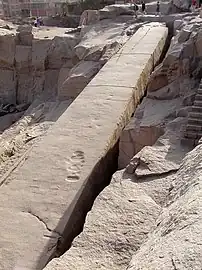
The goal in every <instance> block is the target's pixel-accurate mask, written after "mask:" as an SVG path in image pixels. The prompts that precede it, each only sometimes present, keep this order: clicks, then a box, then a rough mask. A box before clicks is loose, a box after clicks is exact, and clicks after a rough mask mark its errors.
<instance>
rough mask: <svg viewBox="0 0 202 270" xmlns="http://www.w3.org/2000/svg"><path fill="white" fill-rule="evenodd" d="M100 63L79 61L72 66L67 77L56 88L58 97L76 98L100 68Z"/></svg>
mask: <svg viewBox="0 0 202 270" xmlns="http://www.w3.org/2000/svg"><path fill="white" fill-rule="evenodd" d="M100 68H101V64H100V63H99V62H96V61H80V62H79V63H78V64H77V65H76V66H75V67H74V68H72V69H71V70H70V71H69V73H68V77H67V79H66V80H64V82H63V83H62V84H61V85H60V88H59V89H58V97H59V99H74V98H76V97H77V96H78V95H79V94H80V93H81V91H82V90H83V89H84V88H85V86H86V85H87V84H88V83H89V82H90V81H91V79H92V78H93V77H94V76H95V75H96V74H97V72H98V71H99V70H100Z"/></svg>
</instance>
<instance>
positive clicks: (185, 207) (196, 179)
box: [128, 145, 202, 270]
mask: <svg viewBox="0 0 202 270" xmlns="http://www.w3.org/2000/svg"><path fill="white" fill-rule="evenodd" d="M201 157H202V145H199V146H197V147H196V148H195V149H194V150H193V151H191V152H189V153H188V154H187V156H186V157H185V159H184V161H183V162H182V164H181V167H180V169H179V170H178V172H177V173H176V174H175V177H174V179H173V182H172V184H171V186H170V192H169V194H168V196H167V200H166V201H167V204H166V206H167V207H165V208H164V210H163V211H162V213H161V215H160V216H159V218H158V220H157V223H156V228H155V230H154V231H153V232H152V233H151V234H150V237H149V239H148V241H146V242H145V243H144V244H143V245H142V246H141V248H140V249H139V250H138V251H137V252H136V254H135V255H134V256H133V258H132V260H131V263H130V266H129V268H128V269H129V270H139V269H155V270H162V269H163V270H170V269H187V270H192V269H196V270H200V269H201V265H202V257H201V243H202V234H201V230H202V213H201V209H202V201H201V196H202V192H201V189H200V186H201V181H202V178H201V173H202V169H201V166H200V165H199V164H200V163H201V162H202V158H201ZM142 258H144V260H142Z"/></svg>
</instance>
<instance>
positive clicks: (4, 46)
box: [0, 34, 15, 68]
mask: <svg viewBox="0 0 202 270" xmlns="http://www.w3.org/2000/svg"><path fill="white" fill-rule="evenodd" d="M14 57H15V36H14V35H12V34H10V35H8V34H7V35H0V66H1V67H2V68H5V67H6V68H7V67H12V68H13V65H14Z"/></svg>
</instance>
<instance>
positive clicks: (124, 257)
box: [45, 1, 202, 270]
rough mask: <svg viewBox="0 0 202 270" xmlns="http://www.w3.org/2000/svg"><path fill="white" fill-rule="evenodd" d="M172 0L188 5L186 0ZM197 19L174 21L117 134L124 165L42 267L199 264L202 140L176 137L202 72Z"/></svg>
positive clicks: (201, 31) (132, 269) (136, 268)
mask: <svg viewBox="0 0 202 270" xmlns="http://www.w3.org/2000/svg"><path fill="white" fill-rule="evenodd" d="M172 4H173V5H175V7H176V8H177V10H179V9H180V10H187V9H188V8H189V6H188V1H184V2H183V3H182V2H181V1H172ZM201 22H202V20H201V19H200V17H196V18H195V17H192V16H189V17H188V16H187V17H185V18H184V19H183V18H181V20H179V19H176V21H174V23H173V25H174V33H175V34H176V35H175V36H174V37H173V39H172V41H171V45H170V48H169V50H168V52H167V54H166V56H165V58H164V60H163V62H162V63H161V64H160V65H159V66H157V67H156V68H155V70H154V72H153V74H152V75H151V77H150V80H149V83H148V87H147V95H146V97H145V98H144V99H143V101H142V103H141V104H140V105H139V107H138V108H137V110H136V111H135V113H134V116H133V117H132V119H131V121H130V123H129V124H128V125H127V126H126V127H125V129H124V130H123V132H122V135H121V137H120V142H119V168H124V169H123V170H121V171H117V172H116V173H115V174H114V175H113V178H112V181H111V183H110V185H109V186H108V187H106V188H105V189H104V190H103V191H102V193H101V194H100V195H98V197H97V199H96V200H95V203H94V205H93V207H92V210H91V211H90V212H89V213H88V215H87V218H86V222H85V224H84V229H83V232H82V233H81V234H80V235H79V236H78V237H77V238H76V239H75V240H74V241H73V244H72V247H71V248H70V249H69V251H67V252H66V253H65V254H64V255H63V256H61V257H60V258H58V259H54V260H52V261H51V262H50V263H49V264H48V265H47V266H46V268H45V269H46V270H63V269H86V270H87V269H103V270H104V269H126V268H127V269H129V270H143V269H155V270H158V269H159V270H170V269H173V270H176V269H179V270H184V269H188V270H193V269H194V270H200V269H201V266H202V256H201V254H202V249H201V243H202V234H201V230H202V225H201V221H202V211H201V208H202V200H201V197H202V193H201V189H200V187H201V179H202V178H201V177H200V174H201V168H202V167H201V164H202V158H201V156H202V145H201V142H200V141H199V145H198V146H197V147H196V148H194V149H193V150H192V151H191V152H190V150H191V148H190V147H189V145H183V144H182V143H181V139H182V137H183V134H184V130H185V126H186V124H187V119H188V115H189V112H190V111H191V108H192V105H193V103H194V99H195V95H196V92H197V88H198V84H199V80H200V78H201V76H202V65H201V63H202V62H201V59H202V51H201V46H202V44H201V35H202V27H201ZM130 260H131V261H130ZM129 261H130V263H129Z"/></svg>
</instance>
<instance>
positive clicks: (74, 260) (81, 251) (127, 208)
mask: <svg viewBox="0 0 202 270" xmlns="http://www.w3.org/2000/svg"><path fill="white" fill-rule="evenodd" d="M124 178H125V179H124ZM160 212H161V207H160V206H159V205H157V204H156V202H155V201H154V200H153V199H152V198H151V197H149V196H148V195H147V194H146V192H144V190H143V189H142V188H140V187H139V186H138V184H137V183H134V182H133V181H131V180H130V178H129V177H127V176H124V175H123V172H117V173H115V175H114V176H113V180H112V182H111V184H110V185H109V186H108V187H106V188H105V189H104V191H103V192H102V193H101V194H100V195H99V196H98V197H97V199H96V200H95V202H94V205H93V207H92V209H91V211H90V212H89V214H88V215H87V218H86V222H85V226H84V229H83V232H82V233H81V234H80V235H79V236H78V237H77V238H76V239H75V240H74V241H73V244H72V246H71V248H70V250H69V251H67V252H66V253H65V254H64V255H63V256H61V257H60V258H58V259H53V260H52V261H51V262H50V263H49V264H48V266H46V268H45V269H46V270H53V269H57V270H62V269H64V268H66V269H69V270H70V269H72V270H73V269H82V270H89V269H103V270H108V269H110V270H122V269H126V268H127V266H128V264H129V261H130V259H131V256H132V254H134V253H135V252H136V251H137V250H138V249H139V247H140V246H141V244H142V243H143V242H144V241H145V240H146V239H147V234H148V232H149V231H150V230H152V229H153V225H154V224H155V220H156V219H157V217H158V216H159V214H160Z"/></svg>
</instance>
